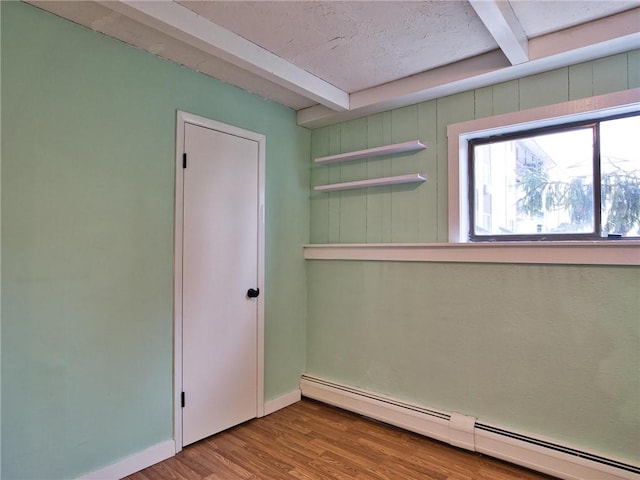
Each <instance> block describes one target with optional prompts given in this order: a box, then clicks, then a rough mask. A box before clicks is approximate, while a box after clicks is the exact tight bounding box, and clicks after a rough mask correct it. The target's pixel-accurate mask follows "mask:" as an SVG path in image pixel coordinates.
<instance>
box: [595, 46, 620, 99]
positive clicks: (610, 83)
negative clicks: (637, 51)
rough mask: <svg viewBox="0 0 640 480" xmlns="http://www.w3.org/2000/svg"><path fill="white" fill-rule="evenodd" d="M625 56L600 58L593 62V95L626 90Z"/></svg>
mask: <svg viewBox="0 0 640 480" xmlns="http://www.w3.org/2000/svg"><path fill="white" fill-rule="evenodd" d="M626 70H627V54H626V53H622V54H620V55H614V56H612V57H606V58H601V59H599V60H595V61H594V62H593V94H592V95H602V94H604V93H608V92H612V91H617V90H625V89H626V88H627V75H624V73H626Z"/></svg>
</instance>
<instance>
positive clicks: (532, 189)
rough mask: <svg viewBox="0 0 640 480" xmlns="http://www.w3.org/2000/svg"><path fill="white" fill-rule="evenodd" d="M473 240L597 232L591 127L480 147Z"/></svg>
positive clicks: (476, 153) (477, 150)
mask: <svg viewBox="0 0 640 480" xmlns="http://www.w3.org/2000/svg"><path fill="white" fill-rule="evenodd" d="M473 162H474V163H473V167H474V172H473V175H474V179H473V181H474V190H475V191H474V215H475V219H474V220H475V225H474V233H475V235H492V236H499V235H540V234H542V235H544V234H567V233H569V234H575V233H592V232H594V203H593V202H594V200H593V198H594V197H593V129H592V128H591V127H588V128H581V129H577V130H566V131H563V132H559V133H550V134H541V135H535V136H531V137H527V138H518V139H513V140H506V141H499V142H495V143H491V144H486V145H476V146H475V147H474V157H473Z"/></svg>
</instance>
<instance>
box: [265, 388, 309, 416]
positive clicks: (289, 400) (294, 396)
mask: <svg viewBox="0 0 640 480" xmlns="http://www.w3.org/2000/svg"><path fill="white" fill-rule="evenodd" d="M301 398H302V392H300V389H299V388H298V389H296V390H294V391H293V392H289V393H287V394H285V395H282V396H281V397H278V398H274V399H273V400H270V401H268V402H266V403H265V404H264V414H265V415H270V414H272V413H273V412H277V411H278V410H281V409H283V408H285V407H288V406H289V405H293V404H294V403H296V402H299V401H300V399H301Z"/></svg>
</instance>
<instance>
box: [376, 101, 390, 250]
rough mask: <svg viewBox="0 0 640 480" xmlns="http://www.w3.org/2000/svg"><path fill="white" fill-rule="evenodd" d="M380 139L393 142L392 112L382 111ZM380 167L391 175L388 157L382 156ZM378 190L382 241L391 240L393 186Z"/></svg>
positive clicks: (386, 142)
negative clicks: (380, 199)
mask: <svg viewBox="0 0 640 480" xmlns="http://www.w3.org/2000/svg"><path fill="white" fill-rule="evenodd" d="M382 125H383V129H382V140H383V143H384V144H385V145H390V144H392V143H393V136H392V132H393V114H392V112H384V115H383V117H382ZM383 159H384V160H383V163H382V167H383V169H384V176H385V177H389V176H391V175H393V164H392V159H391V158H390V157H386V158H385V157H383ZM379 192H381V193H382V241H383V242H385V243H386V242H391V241H392V240H391V239H392V225H393V222H392V216H393V214H392V211H393V188H392V187H381V188H380V190H379Z"/></svg>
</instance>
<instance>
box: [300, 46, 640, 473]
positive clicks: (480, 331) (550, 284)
mask: <svg viewBox="0 0 640 480" xmlns="http://www.w3.org/2000/svg"><path fill="white" fill-rule="evenodd" d="M639 59H640V51H632V52H629V53H624V54H620V55H616V56H612V57H609V58H604V59H601V60H597V61H593V62H588V63H585V64H580V65H575V66H571V67H568V68H562V69H559V70H555V71H551V72H548V73H544V74H540V75H535V76H532V77H527V78H522V79H519V80H515V81H511V82H506V83H502V84H498V85H494V86H491V87H486V88H482V89H478V90H474V91H469V92H463V93H460V94H458V95H454V96H450V97H445V98H439V99H436V100H432V101H429V102H425V103H421V104H417V105H412V106H408V107H405V108H401V109H397V110H393V111H388V112H384V113H380V114H376V115H371V116H368V117H365V118H361V119H357V120H353V121H349V122H344V123H340V124H336V125H332V126H328V127H324V128H320V129H316V130H314V131H313V133H312V140H311V141H312V157H317V156H323V155H329V154H334V153H340V152H344V151H348V150H352V149H359V148H367V147H374V146H379V145H385V144H390V143H396V142H402V141H406V140H414V139H421V140H424V141H426V142H427V145H428V147H427V149H426V150H424V151H421V152H418V153H414V154H409V155H404V156H396V157H394V158H393V159H392V158H389V157H387V158H384V157H383V158H378V159H369V160H361V161H356V162H350V163H348V164H346V163H345V164H337V165H334V166H330V167H328V166H318V165H315V164H313V163H311V185H312V187H313V186H314V185H318V184H324V183H330V182H340V181H349V180H354V179H361V178H371V177H377V176H387V175H399V174H405V173H412V172H423V173H426V174H427V177H428V180H427V181H426V182H425V183H424V184H422V185H420V186H418V187H415V186H393V187H377V188H370V189H366V190H352V191H345V192H335V193H329V194H327V193H312V194H311V223H310V229H311V232H310V237H311V241H312V243H378V242H446V241H447V144H446V141H447V138H446V127H447V125H448V124H450V123H455V122H460V121H465V120H471V119H474V118H480V117H485V116H491V115H495V114H499V113H505V112H511V111H517V110H521V109H526V108H532V107H536V106H541V105H548V104H552V103H557V102H563V101H568V100H572V99H576V98H583V97H587V96H592V95H598V94H603V93H608V92H613V91H619V90H624V89H627V88H634V87H640V70H639V68H638V64H639ZM307 267H308V271H307V279H308V280H307V281H308V302H309V304H308V305H309V311H308V319H307V322H308V327H307V372H308V373H310V374H314V375H318V376H321V377H324V378H328V379H331V380H335V381H339V382H344V383H346V384H349V385H353V386H357V387H360V388H364V389H369V390H372V391H376V392H380V393H384V394H387V395H391V396H394V397H398V398H401V399H406V400H410V401H413V402H416V403H419V404H422V405H426V406H431V407H438V408H441V409H445V410H453V411H459V412H461V413H465V414H468V415H473V416H477V417H478V418H480V419H481V420H482V421H486V422H491V423H493V424H497V425H503V426H505V427H507V428H512V429H516V430H522V431H525V432H531V433H535V434H538V435H542V436H546V437H550V438H552V439H555V440H558V441H563V442H568V443H572V444H575V445H578V446H580V447H582V448H585V449H589V450H595V451H599V452H602V453H605V454H608V455H611V456H614V457H621V458H623V459H627V460H630V461H637V458H638V451H639V448H640V376H639V375H638V372H639V371H640V313H639V312H640V269H639V268H638V267H601V266H562V265H553V266H551V265H497V264H445V263H396V262H358V261H348V262H347V261H344V262H340V261H319V260H318V261H316V260H314V261H309V262H308V264H307Z"/></svg>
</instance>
